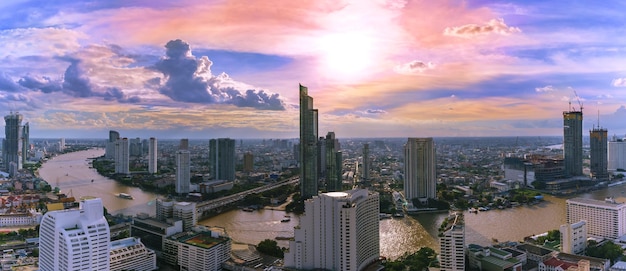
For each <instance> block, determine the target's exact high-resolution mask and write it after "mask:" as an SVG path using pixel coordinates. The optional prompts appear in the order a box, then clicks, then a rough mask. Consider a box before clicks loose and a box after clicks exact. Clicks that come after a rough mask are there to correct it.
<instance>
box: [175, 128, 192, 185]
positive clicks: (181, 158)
mask: <svg viewBox="0 0 626 271" xmlns="http://www.w3.org/2000/svg"><path fill="white" fill-rule="evenodd" d="M187 148H188V141H187V139H181V140H180V147H179V150H178V151H177V152H176V193H178V194H179V195H182V194H188V193H189V189H190V188H189V186H190V185H191V160H190V159H191V157H190V156H191V154H190V153H189V150H187Z"/></svg>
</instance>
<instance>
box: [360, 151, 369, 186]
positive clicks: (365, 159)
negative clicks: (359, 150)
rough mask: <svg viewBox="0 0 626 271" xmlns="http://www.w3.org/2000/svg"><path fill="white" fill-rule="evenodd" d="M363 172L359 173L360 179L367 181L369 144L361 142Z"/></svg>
mask: <svg viewBox="0 0 626 271" xmlns="http://www.w3.org/2000/svg"><path fill="white" fill-rule="evenodd" d="M361 169H362V170H363V174H361V181H363V182H367V181H369V179H370V144H367V143H365V144H363V167H362V168H361Z"/></svg>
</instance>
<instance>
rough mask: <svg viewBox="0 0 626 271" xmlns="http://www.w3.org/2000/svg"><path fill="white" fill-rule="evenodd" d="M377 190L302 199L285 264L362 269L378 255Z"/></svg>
mask: <svg viewBox="0 0 626 271" xmlns="http://www.w3.org/2000/svg"><path fill="white" fill-rule="evenodd" d="M378 204H379V198H378V193H375V192H370V191H368V190H366V189H355V190H348V191H344V192H329V193H322V194H319V195H318V196H314V197H313V198H311V199H308V200H307V201H305V212H304V215H303V216H302V217H301V218H300V226H298V227H296V228H295V230H294V240H293V241H289V251H288V252H286V253H285V267H288V268H295V269H304V270H309V269H325V270H346V271H348V270H363V269H364V268H365V267H366V266H368V265H369V264H371V263H373V262H374V261H376V260H378V258H379V256H380V237H379V234H380V233H379V221H378V213H379V205H378Z"/></svg>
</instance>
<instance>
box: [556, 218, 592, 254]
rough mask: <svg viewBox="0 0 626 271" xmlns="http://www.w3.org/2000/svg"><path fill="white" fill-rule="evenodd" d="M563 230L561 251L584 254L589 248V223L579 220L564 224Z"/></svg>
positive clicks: (561, 229) (561, 230) (560, 229)
mask: <svg viewBox="0 0 626 271" xmlns="http://www.w3.org/2000/svg"><path fill="white" fill-rule="evenodd" d="M559 231H560V232H561V251H562V252H565V253H569V254H582V253H583V252H585V248H587V223H586V222H585V221H584V220H583V221H578V222H576V223H573V224H563V225H561V227H560V228H559Z"/></svg>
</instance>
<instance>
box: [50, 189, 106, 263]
mask: <svg viewBox="0 0 626 271" xmlns="http://www.w3.org/2000/svg"><path fill="white" fill-rule="evenodd" d="M109 244H110V233H109V224H108V223H107V221H106V219H105V218H104V208H103V205H102V200H101V199H99V198H91V199H84V200H81V202H80V207H79V209H73V210H61V211H50V212H47V213H46V214H45V215H44V216H43V219H42V220H41V224H40V227H39V251H40V254H39V268H40V269H39V270H41V271H56V270H68V271H69V270H110V268H109V265H110V255H109Z"/></svg>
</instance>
